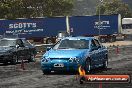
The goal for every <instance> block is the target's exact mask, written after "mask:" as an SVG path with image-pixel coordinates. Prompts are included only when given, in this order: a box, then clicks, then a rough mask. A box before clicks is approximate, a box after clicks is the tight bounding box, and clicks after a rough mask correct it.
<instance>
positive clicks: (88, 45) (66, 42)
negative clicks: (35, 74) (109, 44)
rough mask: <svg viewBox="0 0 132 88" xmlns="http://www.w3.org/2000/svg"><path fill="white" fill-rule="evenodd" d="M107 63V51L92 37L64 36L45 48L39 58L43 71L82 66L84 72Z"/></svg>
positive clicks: (71, 69)
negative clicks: (53, 44) (48, 47)
mask: <svg viewBox="0 0 132 88" xmlns="http://www.w3.org/2000/svg"><path fill="white" fill-rule="evenodd" d="M107 65H108V51H107V48H106V47H104V46H103V45H102V44H101V43H100V42H99V41H98V40H97V39H96V38H94V37H66V38H63V39H62V40H61V41H59V42H58V43H57V44H56V45H55V46H54V47H53V48H50V49H47V51H46V53H45V54H44V55H43V57H42V59H41V68H42V71H43V73H44V74H45V73H46V74H47V73H50V72H51V71H78V68H79V66H82V67H83V68H84V70H85V72H90V70H91V69H94V68H98V67H103V68H107Z"/></svg>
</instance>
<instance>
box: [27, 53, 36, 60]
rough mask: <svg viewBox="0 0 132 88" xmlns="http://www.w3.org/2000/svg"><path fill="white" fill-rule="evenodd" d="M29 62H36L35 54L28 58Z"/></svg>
mask: <svg viewBox="0 0 132 88" xmlns="http://www.w3.org/2000/svg"><path fill="white" fill-rule="evenodd" d="M28 62H35V55H34V54H31V56H30V58H29V59H28Z"/></svg>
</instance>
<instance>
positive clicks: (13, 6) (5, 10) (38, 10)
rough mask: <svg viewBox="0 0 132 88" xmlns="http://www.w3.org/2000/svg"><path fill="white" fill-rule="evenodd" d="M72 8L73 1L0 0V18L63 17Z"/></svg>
mask: <svg viewBox="0 0 132 88" xmlns="http://www.w3.org/2000/svg"><path fill="white" fill-rule="evenodd" d="M72 8H73V0H1V1H0V13H1V14H0V18H6V19H14V18H31V17H43V16H65V15H68V14H70V13H71V10H72Z"/></svg>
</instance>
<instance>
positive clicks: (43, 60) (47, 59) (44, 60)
mask: <svg viewBox="0 0 132 88" xmlns="http://www.w3.org/2000/svg"><path fill="white" fill-rule="evenodd" d="M41 61H42V62H49V61H50V58H44V57H43V58H42V60H41Z"/></svg>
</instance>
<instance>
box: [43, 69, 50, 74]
mask: <svg viewBox="0 0 132 88" xmlns="http://www.w3.org/2000/svg"><path fill="white" fill-rule="evenodd" d="M50 72H51V71H49V70H43V74H44V75H48V74H50Z"/></svg>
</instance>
